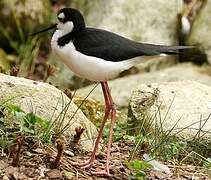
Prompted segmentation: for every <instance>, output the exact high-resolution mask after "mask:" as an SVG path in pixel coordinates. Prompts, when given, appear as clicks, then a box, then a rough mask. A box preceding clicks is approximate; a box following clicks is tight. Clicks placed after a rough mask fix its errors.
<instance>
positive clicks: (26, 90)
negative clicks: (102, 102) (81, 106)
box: [0, 73, 97, 150]
mask: <svg viewBox="0 0 211 180" xmlns="http://www.w3.org/2000/svg"><path fill="white" fill-rule="evenodd" d="M0 101H1V102H3V101H8V102H9V103H12V104H15V105H18V106H20V108H21V109H23V110H24V111H25V112H33V113H35V114H36V115H38V116H39V117H42V118H44V119H46V120H51V121H54V120H56V119H57V120H58V119H60V120H61V119H62V118H64V125H65V124H67V123H68V122H70V124H71V126H70V127H69V128H68V130H66V131H65V134H66V135H68V136H72V135H73V134H75V128H76V127H79V126H80V127H83V128H85V132H84V133H83V134H82V138H81V139H80V143H81V144H82V146H83V148H84V149H86V150H92V147H93V143H94V142H93V141H94V139H95V137H96V135H97V130H96V128H95V126H94V125H93V124H92V123H91V122H90V121H89V120H88V119H87V118H86V117H85V115H84V114H83V113H82V112H81V110H77V109H78V107H77V106H76V105H75V104H74V103H73V102H71V103H70V104H69V105H68V103H69V102H70V99H69V98H68V97H67V96H66V95H65V94H64V93H62V92H61V91H60V90H58V89H56V88H55V87H53V86H51V85H49V84H46V83H42V82H36V81H32V80H28V79H25V78H17V77H12V76H8V75H4V74H1V73H0ZM65 107H66V109H64V108H65ZM56 123H57V121H56Z"/></svg>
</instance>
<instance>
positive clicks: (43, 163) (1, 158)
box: [0, 140, 209, 180]
mask: <svg viewBox="0 0 211 180" xmlns="http://www.w3.org/2000/svg"><path fill="white" fill-rule="evenodd" d="M57 148H58V144H57ZM132 148H133V144H132V143H130V142H126V141H123V140H121V141H118V142H115V143H113V146H112V153H111V166H110V173H111V177H109V178H108V177H97V176H94V175H92V173H91V172H92V171H96V170H100V169H103V168H104V165H105V158H104V157H105V153H100V154H98V155H97V157H96V159H97V161H96V163H95V164H94V165H93V167H91V169H86V170H82V169H80V168H78V167H74V166H73V165H71V162H83V161H84V160H87V159H88V157H89V155H90V154H91V153H90V152H89V153H87V152H84V151H82V150H81V148H80V147H79V146H75V147H74V148H72V149H70V148H67V147H64V152H63V154H62V157H61V160H60V161H59V163H58V164H57V165H56V166H57V167H55V159H56V156H57V154H58V153H57V149H56V148H54V147H51V146H49V145H48V146H46V145H42V144H40V143H38V142H33V141H32V142H29V141H28V142H24V143H23V146H22V148H21V151H20V158H19V160H18V161H19V162H17V163H15V164H14V158H13V157H12V155H11V154H12V153H11V151H10V152H9V151H8V152H5V151H2V153H1V154H0V179H4V180H8V179H9V180H10V179H11V180H41V179H55V180H57V179H88V180H89V179H90V180H91V179H115V180H124V179H135V178H132V175H134V172H133V170H130V169H128V168H127V166H126V165H125V161H127V160H128V158H129V154H130V153H129V152H130V150H132ZM13 151H14V150H13ZM16 151H17V149H16ZM103 151H105V150H103V148H102V152H103ZM13 154H14V152H13ZM16 161H17V159H16ZM12 164H13V166H12ZM14 165H15V166H17V167H14ZM53 166H54V167H53ZM168 167H169V168H170V170H171V172H172V174H171V175H167V174H165V173H162V172H159V171H155V170H149V171H147V172H146V176H145V178H144V179H151V180H154V179H166V180H167V179H169V180H170V179H182V180H183V179H185V180H188V179H203V180H205V179H209V178H208V175H207V174H206V173H203V170H202V169H200V168H198V167H194V166H179V167H177V166H175V165H173V163H170V162H169V163H168Z"/></svg>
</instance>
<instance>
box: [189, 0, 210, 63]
mask: <svg viewBox="0 0 211 180" xmlns="http://www.w3.org/2000/svg"><path fill="white" fill-rule="evenodd" d="M210 9H211V1H204V6H203V8H202V9H201V10H200V13H199V15H198V16H197V17H196V19H195V20H194V23H193V26H192V29H191V33H190V35H189V37H188V44H190V45H196V46H197V47H199V48H200V50H201V51H202V53H206V55H207V60H208V62H209V64H211V36H210V34H211V21H210V18H211V11H210Z"/></svg>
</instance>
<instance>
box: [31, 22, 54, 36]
mask: <svg viewBox="0 0 211 180" xmlns="http://www.w3.org/2000/svg"><path fill="white" fill-rule="evenodd" d="M56 26H57V24H54V25H52V26H50V27H48V28H46V29H43V30H41V31H38V32H35V33H32V34H31V35H32V36H35V35H37V34H40V33H43V32H45V31H48V30H51V29H54V28H56Z"/></svg>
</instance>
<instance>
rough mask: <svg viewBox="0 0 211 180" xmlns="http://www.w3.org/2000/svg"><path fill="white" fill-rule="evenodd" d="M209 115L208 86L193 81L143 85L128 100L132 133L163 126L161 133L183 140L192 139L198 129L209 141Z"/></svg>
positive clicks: (209, 89) (209, 95)
mask: <svg viewBox="0 0 211 180" xmlns="http://www.w3.org/2000/svg"><path fill="white" fill-rule="evenodd" d="M210 113H211V87H210V86H207V85H204V84H200V83H198V82H194V81H178V82H167V83H161V84H157V83H154V84H150V85H146V84H142V85H140V86H139V87H138V88H137V89H136V90H135V91H134V92H133V94H132V97H131V101H130V115H131V117H132V120H131V121H130V124H133V127H136V131H134V130H133V133H134V132H138V131H139V132H140V129H139V128H141V127H142V130H144V131H145V132H146V133H148V132H154V131H153V129H154V128H161V126H162V128H163V131H164V132H169V131H171V132H170V134H172V135H176V136H179V137H183V138H185V139H190V138H193V137H195V136H196V134H197V133H198V131H199V129H200V131H201V135H202V134H203V138H207V137H209V138H210V137H211V134H210V133H211V128H210V127H211V119H210V115H211V114H210ZM172 129H173V130H172ZM206 132H207V133H206ZM204 133H205V134H204Z"/></svg>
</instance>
